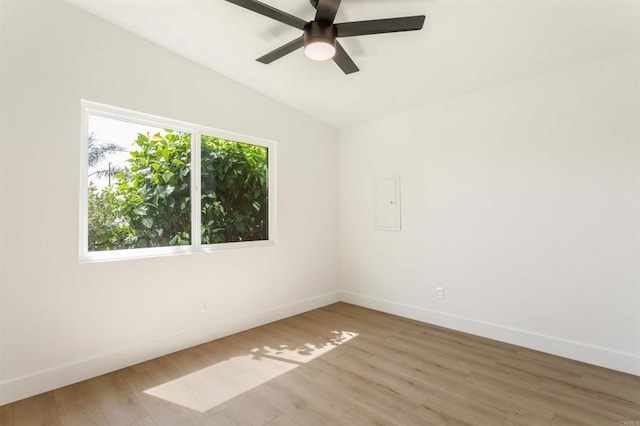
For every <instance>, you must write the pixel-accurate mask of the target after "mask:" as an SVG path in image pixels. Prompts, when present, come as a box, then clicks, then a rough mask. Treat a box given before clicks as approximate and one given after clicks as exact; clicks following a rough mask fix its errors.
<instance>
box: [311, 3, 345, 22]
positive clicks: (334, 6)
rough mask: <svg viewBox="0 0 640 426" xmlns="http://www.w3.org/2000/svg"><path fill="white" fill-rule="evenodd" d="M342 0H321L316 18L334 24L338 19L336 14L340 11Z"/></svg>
mask: <svg viewBox="0 0 640 426" xmlns="http://www.w3.org/2000/svg"><path fill="white" fill-rule="evenodd" d="M340 1H341V0H319V1H318V6H317V11H316V18H315V20H316V21H324V22H328V23H330V24H333V21H334V20H335V19H336V14H337V13H338V8H339V7H340Z"/></svg>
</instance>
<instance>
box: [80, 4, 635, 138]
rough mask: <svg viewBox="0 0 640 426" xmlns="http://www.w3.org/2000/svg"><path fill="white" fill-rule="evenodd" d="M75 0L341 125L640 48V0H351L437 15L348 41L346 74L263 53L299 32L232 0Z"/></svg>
mask: <svg viewBox="0 0 640 426" xmlns="http://www.w3.org/2000/svg"><path fill="white" fill-rule="evenodd" d="M68 1H69V2H70V3H73V4H74V5H76V6H78V7H81V8H82V9H85V10H87V11H89V12H91V13H93V14H95V15H98V16H100V17H102V18H104V19H106V20H108V21H111V22H113V23H114V24H116V25H119V26H121V27H123V28H125V29H127V30H129V31H132V32H133V33H135V34H138V35H140V36H141V37H144V38H146V39H148V40H150V41H152V42H154V43H156V44H158V45H160V46H163V47H165V48H167V49H169V50H171V51H173V52H175V53H177V54H179V55H182V56H184V57H186V58H189V59H191V60H193V61H195V62H197V63H199V64H201V65H204V66H205V67H208V68H210V69H212V70H213V71H215V72H217V73H220V74H222V75H225V76H227V77H229V78H231V79H233V80H236V81H238V82H240V83H242V84H243V85H245V86H248V87H250V88H253V89H255V90H257V91H259V92H262V93H264V94H265V95H267V96H269V97H271V98H273V99H276V100H278V101H281V102H283V103H285V104H287V105H290V106H291V107H293V108H295V109H297V110H300V111H303V112H305V113H306V114H308V115H310V116H312V117H315V118H317V119H319V120H321V121H324V122H326V123H329V124H330V125H333V126H336V127H342V126H345V125H350V124H353V123H356V122H360V121H363V120H367V119H372V118H376V117H379V116H383V115H387V114H390V113H393V112H397V111H401V110H404V109H409V108H413V107H417V106H420V105H424V104H427V103H431V102H436V101H439V100H443V99H446V98H450V97H453V96H457V95H460V94H463V93H467V92H470V91H474V90H478V89H481V88H484V87H489V86H493V85H496V84H500V83H504V82H507V81H513V80H516V79H520V78H524V77H527V76H529V75H533V74H536V73H539V72H544V71H547V70H552V69H556V68H559V67H563V66H567V65H571V64H575V63H578V62H581V61H585V60H589V59H592V58H596V57H600V56H604V55H607V54H612V53H615V52H618V51H623V50H628V49H637V48H639V46H640V31H639V28H640V23H639V22H640V1H638V0H632V1H618V0H602V1H579V0H570V1H559V0H534V1H520V0H500V1H485V0H476V1H451V0H449V1H435V0H343V1H342V5H341V7H340V10H339V12H338V16H337V18H336V22H346V21H353V20H356V21H357V20H366V19H378V18H387V17H398V16H406V15H422V14H424V15H426V16H427V19H426V22H425V26H424V29H423V30H422V31H417V32H406V33H395V34H383V35H370V36H362V37H354V38H345V39H341V43H342V44H343V46H344V47H345V50H347V52H348V53H349V54H350V55H351V56H352V58H353V59H354V61H355V62H356V64H357V65H358V67H359V68H360V72H357V73H355V74H351V75H344V74H343V73H342V72H341V71H340V69H339V68H338V67H337V66H336V65H335V64H334V63H333V62H331V61H329V62H322V63H318V62H313V61H311V60H309V59H307V58H306V57H305V56H304V54H303V52H302V50H298V51H296V52H294V53H292V54H290V55H287V56H285V57H284V58H282V59H280V60H278V61H276V62H274V63H272V64H271V65H263V64H261V63H258V62H256V61H255V58H257V57H259V56H262V55H263V54H265V53H267V52H269V51H271V50H273V49H275V48H276V47H279V46H280V45H282V44H284V43H286V42H288V41H290V40H292V39H294V38H296V37H299V36H300V35H301V32H300V31H299V30H297V29H295V28H292V27H288V26H287V25H285V24H282V23H280V22H277V21H274V20H271V19H269V18H267V17H264V16H261V15H258V14H256V13H253V12H251V11H248V10H246V9H243V8H240V7H238V6H235V5H233V4H231V3H228V2H226V1H223V0H198V1H194V0H175V1H167V0H164V1H158V0H156V1H153V0H136V1H127V0H68ZM262 1H263V2H265V3H267V4H269V5H271V6H273V7H276V8H278V9H281V10H284V11H286V12H288V13H291V14H293V15H296V16H298V17H300V18H302V19H304V20H311V19H313V16H314V13H315V10H314V9H313V8H312V7H311V5H310V3H309V0H262Z"/></svg>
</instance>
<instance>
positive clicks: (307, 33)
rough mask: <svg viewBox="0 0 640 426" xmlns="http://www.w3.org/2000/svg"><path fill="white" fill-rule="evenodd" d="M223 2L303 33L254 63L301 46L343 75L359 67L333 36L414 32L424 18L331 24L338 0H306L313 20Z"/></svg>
mask: <svg viewBox="0 0 640 426" xmlns="http://www.w3.org/2000/svg"><path fill="white" fill-rule="evenodd" d="M227 1H228V2H230V3H233V4H236V5H238V6H241V7H244V8H245V9H249V10H252V11H254V12H256V13H259V14H261V15H264V16H267V17H269V18H271V19H275V20H276V21H280V22H282V23H284V24H287V25H290V26H292V27H295V28H297V29H299V30H302V31H303V35H302V36H300V37H298V38H297V39H295V40H292V41H290V42H289V43H287V44H285V45H283V46H280V47H278V48H277V49H275V50H273V51H271V52H269V53H267V54H266V55H264V56H261V57H259V58H258V59H256V60H257V61H258V62H262V63H263V64H270V63H271V62H273V61H275V60H276V59H280V58H282V57H283V56H285V55H288V54H289V53H291V52H293V51H294V50H297V49H299V48H301V47H304V53H305V55H306V56H307V57H309V58H310V59H313V60H316V61H326V60H328V59H333V61H334V62H335V63H336V64H338V66H339V67H340V69H342V71H343V72H344V73H345V74H351V73H354V72H356V71H359V69H358V67H357V66H356V64H355V63H354V62H353V60H352V59H351V57H349V55H348V54H347V52H345V50H344V49H343V48H342V46H341V45H340V43H339V42H338V41H337V40H336V39H337V38H339V37H353V36H360V35H368V34H382V33H395V32H400V31H416V30H420V29H422V26H423V25H424V18H425V17H424V15H419V16H406V17H402V18H387V19H374V20H370V21H355V22H344V23H339V24H334V23H333V21H334V20H335V18H336V14H337V13H338V8H339V7H340V1H341V0H310V1H311V5H312V6H313V7H314V8H315V9H316V16H315V18H314V19H313V21H309V22H306V21H304V20H302V19H300V18H298V17H295V16H293V15H290V14H288V13H286V12H283V11H281V10H279V9H276V8H274V7H271V6H269V5H267V4H265V3H262V2H260V1H258V0H227Z"/></svg>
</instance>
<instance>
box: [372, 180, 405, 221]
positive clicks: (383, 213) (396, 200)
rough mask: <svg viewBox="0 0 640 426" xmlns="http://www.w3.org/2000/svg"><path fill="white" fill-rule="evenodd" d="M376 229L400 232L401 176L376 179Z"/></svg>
mask: <svg viewBox="0 0 640 426" xmlns="http://www.w3.org/2000/svg"><path fill="white" fill-rule="evenodd" d="M375 229H376V230H379V231H399V230H400V176H399V175H393V176H385V177H379V178H376V182H375Z"/></svg>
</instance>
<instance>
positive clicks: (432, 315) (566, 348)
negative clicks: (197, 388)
mask: <svg viewBox="0 0 640 426" xmlns="http://www.w3.org/2000/svg"><path fill="white" fill-rule="evenodd" d="M339 301H344V302H347V303H352V304H354V305H358V306H362V307H366V308H371V309H375V310H378V311H382V312H386V313H389V314H393V315H398V316H401V317H405V318H411V319H414V320H417V321H422V322H426V323H429V324H434V325H439V326H442V327H447V328H451V329H454V330H459V331H463V332H466V333H470V334H474V335H477V336H482V337H487V338H490V339H495V340H499V341H501V342H506V343H511V344H514V345H518V346H522V347H525V348H530V349H535V350H539V351H542V352H546V353H550V354H554V355H558V356H562V357H566V358H571V359H575V360H578V361H583V362H586V363H589V364H593V365H598V366H601V367H606V368H610V369H613V370H618V371H622V372H625V373H630V374H635V375H639V376H640V357H639V356H637V355H634V354H630V353H624V352H617V351H612V350H610V349H605V348H600V347H596V346H590V345H586V344H583V343H579V342H574V341H570V340H564V339H559V338H557V337H552V336H545V335H542V334H537V333H532V332H529V331H525V330H519V329H515V328H510V327H505V326H503V325H499V324H492V323H487V322H482V321H478V320H474V319H471V318H465V317H460V316H456V315H451V314H446V313H444V312H438V311H433V310H429V309H425V308H421V307H418V306H411V305H405V304H402V303H397V302H393V301H389V300H384V299H378V298H374V297H370V296H365V295H361V294H356V293H351V292H344V291H343V292H334V293H328V294H324V295H321V296H317V297H313V298H309V299H305V300H300V301H298V302H295V303H291V304H288V305H284V306H279V307H276V308H273V309H268V310H265V311H262V312H257V313H254V314H251V315H247V316H244V317H240V318H236V319H233V320H229V321H226V322H220V323H215V324H209V325H207V326H204V327H201V328H198V329H194V330H190V331H187V332H184V333H180V334H176V335H172V336H166V337H163V338H161V339H157V340H153V341H148V342H145V343H141V344H139V345H135V346H130V347H126V348H121V349H118V350H116V351H112V352H109V353H106V354H102V355H98V356H96V357H92V358H87V359H83V360H79V361H75V362H72V363H68V364H64V365H60V366H57V367H54V368H51V369H47V370H44V371H39V372H36V373H33V374H29V375H26V376H22V377H17V378H13V379H9V380H6V381H3V382H0V405H4V404H8V403H10V402H13V401H17V400H19V399H23V398H27V397H30V396H33V395H37V394H39V393H42V392H47V391H50V390H53V389H57V388H59V387H62V386H67V385H70V384H73V383H77V382H79V381H82V380H86V379H90V378H92V377H96V376H99V375H101V374H105V373H109V372H111V371H115V370H118V369H120V368H124V367H128V366H130V365H134V364H137V363H140V362H144V361H147V360H150V359H153V358H157V357H159V356H163V355H167V354H170V353H173V352H176V351H179V350H182V349H186V348H189V347H192V346H196V345H199V344H202V343H205V342H209V341H211V340H215V339H219V338H221V337H224V336H228V335H231V334H234V333H238V332H240V331H243V330H248V329H250V328H253V327H257V326H260V325H263V324H267V323H269V322H273V321H277V320H279V319H282V318H286V317H289V316H292V315H296V314H299V313H303V312H306V311H310V310H312V309H316V308H319V307H322V306H326V305H329V304H331V303H335V302H339Z"/></svg>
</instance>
